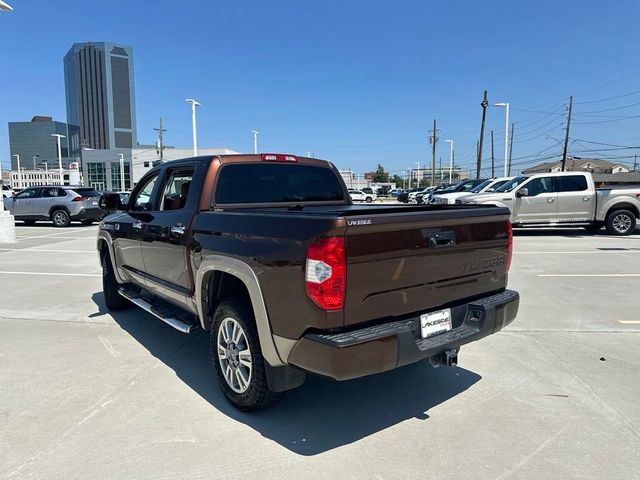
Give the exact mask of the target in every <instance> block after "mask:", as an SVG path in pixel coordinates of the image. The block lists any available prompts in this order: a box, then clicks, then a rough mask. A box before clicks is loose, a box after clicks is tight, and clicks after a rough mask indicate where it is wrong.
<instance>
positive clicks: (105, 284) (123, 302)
mask: <svg viewBox="0 0 640 480" xmlns="http://www.w3.org/2000/svg"><path fill="white" fill-rule="evenodd" d="M100 261H101V263H102V294H103V295H104V303H105V305H106V306H107V308H108V309H109V310H122V309H124V308H127V307H128V306H129V305H130V304H129V301H128V300H127V299H126V298H124V297H123V296H122V295H120V294H119V293H118V289H119V288H120V286H119V285H118V282H117V280H116V276H115V274H114V273H113V265H111V257H110V256H109V253H108V252H103V253H102V255H101V256H100Z"/></svg>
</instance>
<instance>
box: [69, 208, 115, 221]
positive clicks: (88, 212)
mask: <svg viewBox="0 0 640 480" xmlns="http://www.w3.org/2000/svg"><path fill="white" fill-rule="evenodd" d="M106 214H107V212H105V211H104V210H102V209H101V208H82V209H81V210H79V211H78V213H75V214H71V220H100V219H101V218H103V217H104V216H105V215H106Z"/></svg>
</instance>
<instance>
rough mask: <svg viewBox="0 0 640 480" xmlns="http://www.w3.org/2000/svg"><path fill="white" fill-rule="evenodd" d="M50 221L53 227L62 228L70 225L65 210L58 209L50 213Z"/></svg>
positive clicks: (69, 219) (69, 218)
mask: <svg viewBox="0 0 640 480" xmlns="http://www.w3.org/2000/svg"><path fill="white" fill-rule="evenodd" d="M51 221H52V222H53V226H54V227H58V228H64V227H68V226H69V225H70V224H71V217H70V216H69V213H68V212H67V211H66V210H62V209H58V210H54V211H53V212H51Z"/></svg>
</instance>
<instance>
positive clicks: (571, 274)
mask: <svg viewBox="0 0 640 480" xmlns="http://www.w3.org/2000/svg"><path fill="white" fill-rule="evenodd" d="M538 277H640V273H541V274H539V275H538Z"/></svg>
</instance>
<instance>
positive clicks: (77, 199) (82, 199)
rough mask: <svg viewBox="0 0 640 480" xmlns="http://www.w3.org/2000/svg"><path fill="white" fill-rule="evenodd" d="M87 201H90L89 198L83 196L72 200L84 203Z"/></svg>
mask: <svg viewBox="0 0 640 480" xmlns="http://www.w3.org/2000/svg"><path fill="white" fill-rule="evenodd" d="M85 200H89V197H83V196H79V197H75V198H74V199H73V200H71V201H72V202H84V201H85Z"/></svg>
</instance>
